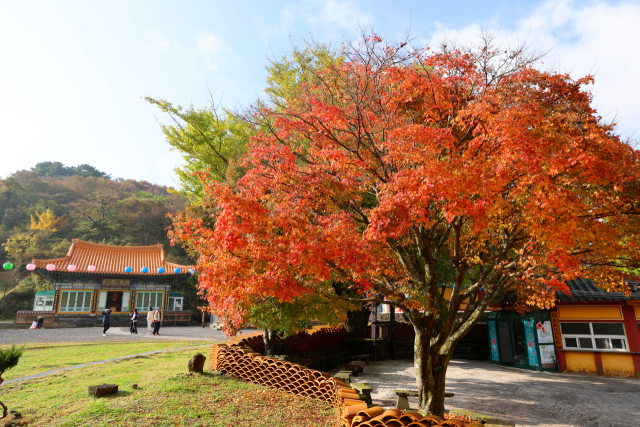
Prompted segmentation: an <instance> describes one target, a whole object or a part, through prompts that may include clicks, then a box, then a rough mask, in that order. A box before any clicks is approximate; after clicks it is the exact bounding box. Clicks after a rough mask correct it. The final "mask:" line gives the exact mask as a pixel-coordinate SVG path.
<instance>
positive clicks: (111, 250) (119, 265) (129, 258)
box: [33, 239, 191, 275]
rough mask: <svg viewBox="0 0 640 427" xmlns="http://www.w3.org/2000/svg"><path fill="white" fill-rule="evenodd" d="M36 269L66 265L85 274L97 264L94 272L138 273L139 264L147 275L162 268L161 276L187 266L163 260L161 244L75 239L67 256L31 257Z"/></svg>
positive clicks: (58, 269) (183, 270)
mask: <svg viewBox="0 0 640 427" xmlns="http://www.w3.org/2000/svg"><path fill="white" fill-rule="evenodd" d="M33 263H34V264H35V265H36V267H37V268H43V269H44V268H46V266H47V264H54V265H55V266H56V271H67V267H68V266H69V265H75V266H76V268H77V269H76V272H77V273H88V272H89V271H88V270H87V267H89V266H90V265H95V266H96V271H95V273H96V274H100V273H103V274H105V273H109V274H131V275H135V274H141V270H142V267H149V274H154V275H157V274H159V273H158V268H160V267H164V269H165V272H164V273H163V275H171V274H176V273H175V269H176V268H180V269H182V271H181V273H187V272H188V271H189V269H190V268H191V267H190V266H187V265H179V264H173V263H170V262H167V261H165V254H164V249H163V245H161V244H158V245H152V246H115V245H101V244H98V243H90V242H85V241H83V240H80V239H74V240H73V243H72V244H71V247H70V248H69V251H68V252H67V256H65V257H64V258H55V259H43V260H38V259H34V260H33ZM125 267H131V268H132V271H131V273H126V272H125V270H124V269H125Z"/></svg>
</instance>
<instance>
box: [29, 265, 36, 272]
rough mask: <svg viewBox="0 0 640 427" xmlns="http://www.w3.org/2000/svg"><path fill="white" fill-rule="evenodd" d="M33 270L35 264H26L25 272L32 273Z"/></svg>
mask: <svg viewBox="0 0 640 427" xmlns="http://www.w3.org/2000/svg"><path fill="white" fill-rule="evenodd" d="M35 269H36V265H35V264H27V270H29V271H33V270H35Z"/></svg>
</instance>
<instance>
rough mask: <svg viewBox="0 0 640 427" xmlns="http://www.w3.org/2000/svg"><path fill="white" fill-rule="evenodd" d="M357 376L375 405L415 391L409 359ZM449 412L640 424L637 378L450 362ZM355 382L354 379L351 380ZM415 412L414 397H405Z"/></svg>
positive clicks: (537, 421)
mask: <svg viewBox="0 0 640 427" xmlns="http://www.w3.org/2000/svg"><path fill="white" fill-rule="evenodd" d="M364 371H365V373H364V374H361V375H360V376H358V377H357V380H356V381H357V382H363V383H366V384H368V385H369V386H370V387H372V388H373V393H372V395H371V396H372V398H373V402H374V403H375V404H377V405H380V406H382V407H393V406H395V402H396V395H395V394H394V393H393V389H411V390H416V389H417V387H416V385H415V368H414V367H413V361H411V360H387V361H383V362H371V363H370V364H367V366H366V367H365V369H364ZM447 381H448V383H447V384H448V385H447V391H452V392H454V393H455V396H454V397H453V398H451V399H447V400H446V401H445V403H446V406H447V408H448V409H467V410H473V411H476V412H480V413H483V414H488V415H494V416H497V417H499V418H502V419H507V420H511V421H516V422H517V425H518V426H536V427H542V426H554V427H558V426H580V427H613V426H615V427H618V426H619V427H631V426H636V425H640V421H639V420H640V380H634V379H623V378H611V377H597V376H592V375H574V374H558V373H547V372H535V371H528V370H524V369H515V368H506V367H502V366H496V365H492V364H490V363H488V362H477V361H466V360H452V361H451V364H450V366H449V370H448V371H447ZM354 382H355V381H354ZM409 401H410V404H411V405H412V407H413V408H417V398H409Z"/></svg>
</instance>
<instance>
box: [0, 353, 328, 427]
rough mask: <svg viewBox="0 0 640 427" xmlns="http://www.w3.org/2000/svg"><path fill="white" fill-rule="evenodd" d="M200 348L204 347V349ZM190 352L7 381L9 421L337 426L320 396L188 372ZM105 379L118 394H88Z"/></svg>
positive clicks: (3, 393)
mask: <svg viewBox="0 0 640 427" xmlns="http://www.w3.org/2000/svg"><path fill="white" fill-rule="evenodd" d="M201 352H202V353H203V354H206V348H203V351H201ZM195 353H196V350H193V349H192V350H179V351H175V352H169V353H160V354H157V355H151V356H142V357H138V358H135V359H127V360H122V361H116V362H108V363H105V364H101V365H96V366H88V367H85V368H81V369H78V370H74V371H67V372H61V373H59V374H55V375H51V376H47V377H44V378H38V379H33V380H29V381H25V382H20V383H14V384H7V385H5V386H2V387H0V390H1V392H0V396H1V397H0V398H1V399H2V401H3V402H4V403H5V404H6V405H7V406H8V407H9V410H13V411H17V412H20V413H21V414H22V419H20V420H16V421H14V425H28V426H110V427H112V426H141V425H144V426H149V425H152V426H176V425H178V426H220V427H222V426H225V427H226V426H251V427H298V426H299V427H329V426H331V427H333V426H336V425H337V424H336V417H335V412H334V410H333V409H332V408H331V407H329V406H327V405H325V404H324V403H322V402H319V401H315V400H312V399H309V398H303V397H298V396H293V395H291V394H287V393H284V392H280V391H276V390H270V389H268V388H266V387H261V386H258V385H254V384H251V383H245V382H242V381H238V380H235V379H233V378H229V377H223V376H219V375H216V374H210V373H205V374H204V375H198V374H193V375H188V374H187V361H188V360H189V358H190V357H191V356H192V355H193V354H195ZM207 362H208V360H207ZM104 382H106V383H113V384H118V386H119V387H120V393H118V394H117V395H113V396H108V397H104V398H93V397H88V396H87V387H88V386H89V385H95V384H101V383H104ZM133 384H138V386H139V388H138V389H132V387H131V386H132V385H133ZM0 426H2V421H1V420H0Z"/></svg>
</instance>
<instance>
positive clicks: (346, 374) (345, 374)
mask: <svg viewBox="0 0 640 427" xmlns="http://www.w3.org/2000/svg"><path fill="white" fill-rule="evenodd" d="M351 375H352V373H351V371H340V372H338V373H337V374H335V375H334V376H333V377H334V378H337V379H339V380H342V381H343V382H344V383H345V384H346V385H350V384H351Z"/></svg>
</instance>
